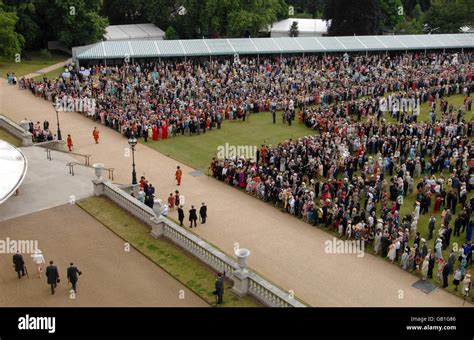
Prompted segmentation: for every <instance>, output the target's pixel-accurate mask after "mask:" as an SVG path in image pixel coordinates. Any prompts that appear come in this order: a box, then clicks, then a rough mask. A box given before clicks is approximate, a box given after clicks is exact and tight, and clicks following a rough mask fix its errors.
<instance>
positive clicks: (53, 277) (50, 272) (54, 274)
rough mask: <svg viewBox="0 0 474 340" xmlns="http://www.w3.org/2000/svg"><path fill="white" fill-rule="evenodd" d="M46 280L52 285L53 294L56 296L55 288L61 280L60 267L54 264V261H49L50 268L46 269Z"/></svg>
mask: <svg viewBox="0 0 474 340" xmlns="http://www.w3.org/2000/svg"><path fill="white" fill-rule="evenodd" d="M46 278H47V280H48V284H49V285H51V294H53V295H54V288H56V286H57V283H58V280H59V272H58V267H56V266H55V265H54V264H53V261H49V266H47V267H46Z"/></svg>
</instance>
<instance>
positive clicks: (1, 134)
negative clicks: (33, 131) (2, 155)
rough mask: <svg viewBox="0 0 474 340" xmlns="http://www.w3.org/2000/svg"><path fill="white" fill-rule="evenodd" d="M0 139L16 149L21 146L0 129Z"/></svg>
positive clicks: (13, 137) (16, 140)
mask: <svg viewBox="0 0 474 340" xmlns="http://www.w3.org/2000/svg"><path fill="white" fill-rule="evenodd" d="M0 139H1V140H4V141H5V142H7V143H10V144H11V145H14V146H16V147H20V146H21V141H20V140H19V139H18V138H16V137H15V136H13V135H12V134H11V133H9V132H7V131H6V130H4V129H0Z"/></svg>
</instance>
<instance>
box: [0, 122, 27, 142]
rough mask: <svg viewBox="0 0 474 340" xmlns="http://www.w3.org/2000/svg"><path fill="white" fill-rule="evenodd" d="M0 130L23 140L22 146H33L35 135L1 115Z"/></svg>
mask: <svg viewBox="0 0 474 340" xmlns="http://www.w3.org/2000/svg"><path fill="white" fill-rule="evenodd" d="M0 128H2V129H4V130H5V131H7V132H9V133H11V134H12V135H13V136H15V137H16V138H18V139H19V140H21V145H22V146H30V145H33V135H32V134H31V133H30V132H29V131H28V130H26V131H25V129H23V128H22V127H21V126H20V125H18V124H17V123H15V122H14V121H13V120H11V119H10V118H8V117H5V116H4V115H0Z"/></svg>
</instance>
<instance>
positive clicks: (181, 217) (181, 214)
mask: <svg viewBox="0 0 474 340" xmlns="http://www.w3.org/2000/svg"><path fill="white" fill-rule="evenodd" d="M178 220H179V225H180V226H181V227H182V226H183V221H184V210H183V206H182V205H180V206H178Z"/></svg>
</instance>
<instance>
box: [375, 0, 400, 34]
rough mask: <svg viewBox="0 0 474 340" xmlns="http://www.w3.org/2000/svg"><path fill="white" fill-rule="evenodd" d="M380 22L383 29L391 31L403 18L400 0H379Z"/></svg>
mask: <svg viewBox="0 0 474 340" xmlns="http://www.w3.org/2000/svg"><path fill="white" fill-rule="evenodd" d="M379 4H380V11H381V20H380V21H381V22H380V27H381V29H382V30H384V31H386V32H387V31H392V30H393V28H394V27H395V26H397V24H398V23H400V22H402V21H403V19H404V8H403V4H402V0H380V1H379Z"/></svg>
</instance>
